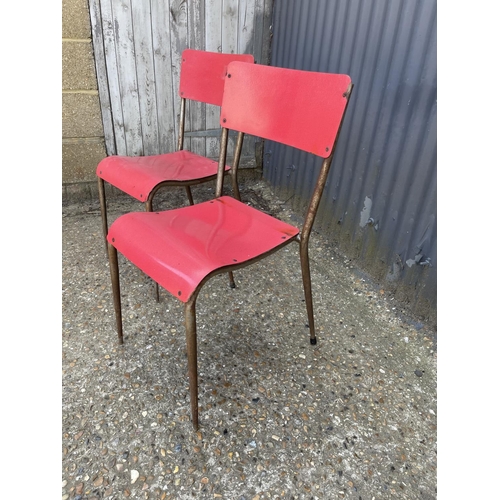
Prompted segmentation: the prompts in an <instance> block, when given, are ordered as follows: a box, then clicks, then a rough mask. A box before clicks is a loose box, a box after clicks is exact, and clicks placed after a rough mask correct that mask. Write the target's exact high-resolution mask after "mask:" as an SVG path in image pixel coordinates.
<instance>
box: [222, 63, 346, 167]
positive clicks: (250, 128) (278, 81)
mask: <svg viewBox="0 0 500 500" xmlns="http://www.w3.org/2000/svg"><path fill="white" fill-rule="evenodd" d="M225 79H226V84H225V87H224V97H223V99H222V110H221V116H220V123H221V126H222V127H224V128H228V129H232V130H237V131H240V132H244V133H246V134H250V135H253V136H257V137H262V138H263V139H269V140H272V141H275V142H280V143H283V144H286V145H288V146H293V147H296V148H298V149H301V150H304V151H307V152H309V153H313V154H315V155H317V156H320V157H322V158H327V157H329V156H330V154H331V153H332V151H333V147H334V144H335V141H336V138H337V134H338V132H339V129H340V125H341V123H342V118H343V116H344V111H345V109H346V106H347V102H348V100H349V95H350V90H351V78H350V77H349V76H348V75H341V74H331V73H317V72H312V71H301V70H294V69H286V68H277V67H273V66H264V65H260V64H242V63H240V62H232V63H230V64H229V66H228V69H227V76H226V78H225Z"/></svg>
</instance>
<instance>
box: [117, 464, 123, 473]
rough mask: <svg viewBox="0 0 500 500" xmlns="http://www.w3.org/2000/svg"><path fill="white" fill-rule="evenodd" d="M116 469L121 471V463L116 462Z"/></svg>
mask: <svg viewBox="0 0 500 500" xmlns="http://www.w3.org/2000/svg"><path fill="white" fill-rule="evenodd" d="M116 470H117V471H118V472H121V471H122V470H123V464H116Z"/></svg>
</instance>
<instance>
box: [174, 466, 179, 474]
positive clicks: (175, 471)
mask: <svg viewBox="0 0 500 500" xmlns="http://www.w3.org/2000/svg"><path fill="white" fill-rule="evenodd" d="M178 472H179V466H178V465H176V466H175V469H174V474H177V473H178Z"/></svg>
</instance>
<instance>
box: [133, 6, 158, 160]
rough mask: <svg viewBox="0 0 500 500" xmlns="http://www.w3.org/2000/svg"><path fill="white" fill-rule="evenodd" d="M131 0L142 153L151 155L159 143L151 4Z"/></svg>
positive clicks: (156, 151)
mask: <svg viewBox="0 0 500 500" xmlns="http://www.w3.org/2000/svg"><path fill="white" fill-rule="evenodd" d="M131 2H132V21H133V30H134V31H133V41H134V51H135V66H136V73H137V89H138V98H139V109H140V122H141V130H142V142H143V154H144V155H153V154H158V153H159V144H158V117H157V112H156V109H157V104H156V87H155V71H154V61H153V47H152V44H153V38H152V33H151V5H150V3H149V1H143V0H131Z"/></svg>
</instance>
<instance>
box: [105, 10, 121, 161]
mask: <svg viewBox="0 0 500 500" xmlns="http://www.w3.org/2000/svg"><path fill="white" fill-rule="evenodd" d="M111 3H112V0H101V21H102V35H103V40H104V57H105V59H106V62H105V64H106V72H107V78H108V88H109V100H110V105H111V110H112V113H113V115H112V116H113V130H114V136H115V154H118V155H119V154H126V151H127V143H126V141H125V125H124V120H123V111H122V99H121V90H120V72H119V69H118V61H117V57H118V55H117V50H118V47H117V45H116V37H115V29H114V25H115V23H114V17H113V9H112V5H111Z"/></svg>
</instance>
